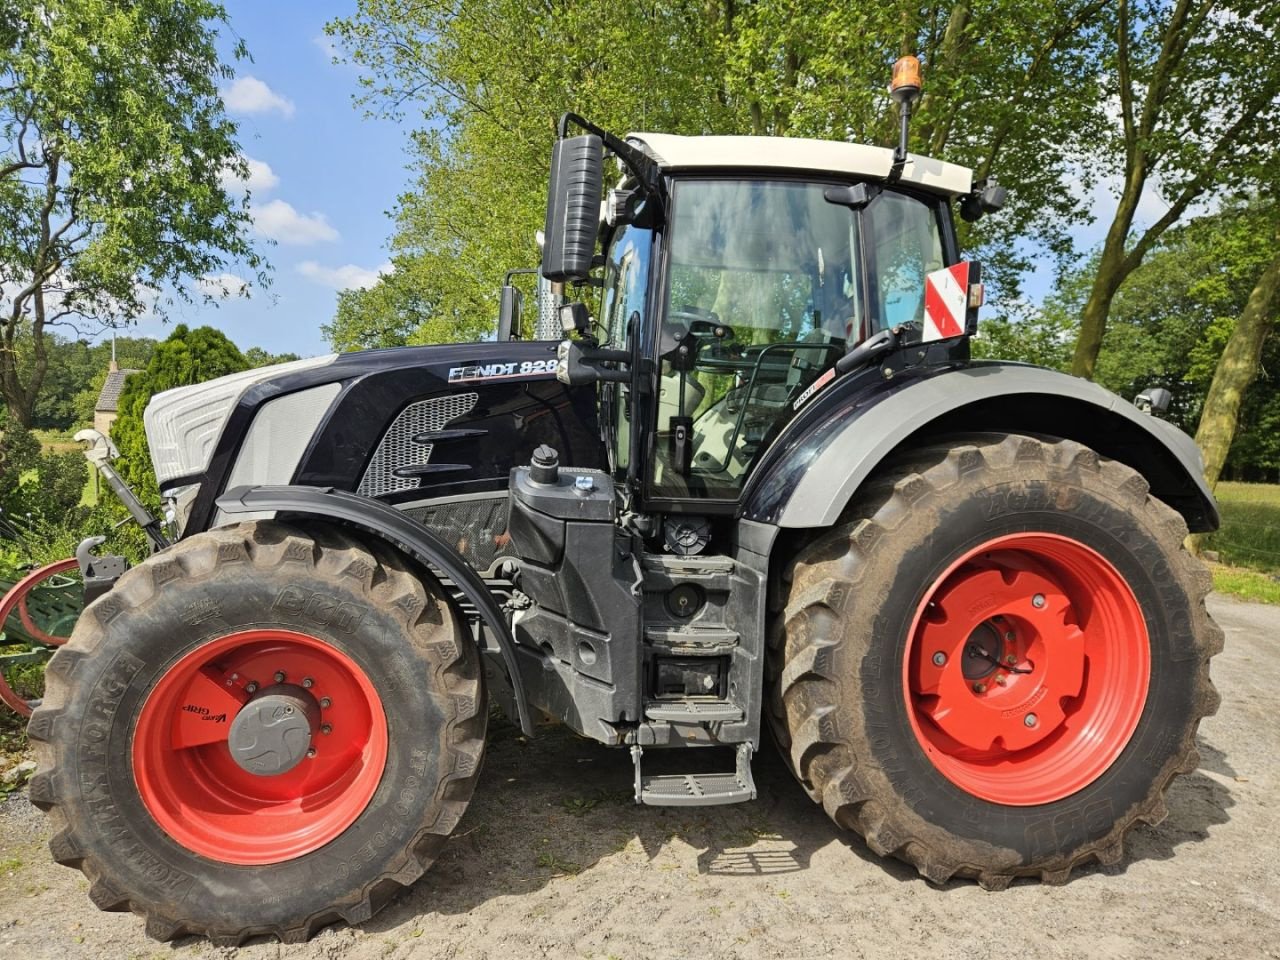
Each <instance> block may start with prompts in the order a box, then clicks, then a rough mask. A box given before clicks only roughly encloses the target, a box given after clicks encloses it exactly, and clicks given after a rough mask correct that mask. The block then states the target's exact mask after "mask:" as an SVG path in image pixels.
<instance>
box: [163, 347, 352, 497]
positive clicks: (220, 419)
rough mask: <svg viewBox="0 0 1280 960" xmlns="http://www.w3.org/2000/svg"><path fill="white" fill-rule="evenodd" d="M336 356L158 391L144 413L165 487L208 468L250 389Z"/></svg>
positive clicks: (246, 371) (245, 372)
mask: <svg viewBox="0 0 1280 960" xmlns="http://www.w3.org/2000/svg"><path fill="white" fill-rule="evenodd" d="M337 356H338V355H337V354H336V353H331V354H329V355H328V356H325V357H313V358H311V359H309V360H295V361H294V362H292V363H281V364H277V365H275V366H272V367H259V368H258V369H256V370H245V371H244V372H243V373H233V374H231V375H230V376H226V377H219V378H218V379H217V380H210V381H209V382H208V383H197V384H194V385H193V386H190V387H175V388H174V389H172V390H165V391H164V392H162V393H157V394H156V395H155V396H154V397H152V398H151V402H150V403H148V404H147V409H146V412H145V413H144V414H143V415H142V423H143V426H144V427H145V428H146V431H147V443H148V445H149V446H150V447H151V463H152V465H153V466H154V467H155V471H156V481H157V482H158V483H159V484H160V486H161V487H163V486H164V485H165V484H166V483H167V482H168V481H170V480H176V479H178V478H179V477H186V476H191V475H192V474H195V473H203V472H204V471H205V470H207V469H208V468H209V461H210V460H211V459H212V458H213V451H214V448H215V447H216V446H217V444H218V437H219V436H221V434H222V428H223V427H224V426H226V422H227V418H228V417H229V416H230V415H231V411H232V410H234V409H235V406H236V403H237V402H238V401H239V399H240V397H241V395H242V394H243V393H244V392H245V391H246V390H248V389H249V388H250V387H252V386H254V385H255V384H258V383H263V382H264V381H267V380H272V379H274V378H276V377H278V376H280V375H281V374H286V373H296V372H298V371H299V370H309V369H311V368H312V367H323V366H325V365H326V364H329V363H332V362H333V361H334V360H336V359H337Z"/></svg>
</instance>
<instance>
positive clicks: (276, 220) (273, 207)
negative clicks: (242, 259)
mask: <svg viewBox="0 0 1280 960" xmlns="http://www.w3.org/2000/svg"><path fill="white" fill-rule="evenodd" d="M250 212H251V213H252V214H253V227H254V230H255V231H256V232H257V234H258V235H259V236H262V237H266V238H267V239H269V240H276V241H279V242H280V243H284V244H288V245H291V246H297V247H305V246H309V245H310V244H313V243H329V242H332V241H334V240H337V239H338V231H337V230H335V229H334V228H333V226H332V225H331V224H330V223H329V221H328V220H326V219H325V216H324V214H323V213H317V212H313V213H310V214H306V213H299V212H298V211H297V210H295V209H294V208H293V206H292V205H291V204H288V203H285V202H284V201H283V200H272V201H271V202H270V203H264V204H262V205H261V206H258V205H254V207H253V208H252V209H251V211H250Z"/></svg>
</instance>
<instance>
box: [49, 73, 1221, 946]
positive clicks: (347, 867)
mask: <svg viewBox="0 0 1280 960" xmlns="http://www.w3.org/2000/svg"><path fill="white" fill-rule="evenodd" d="M900 86H901V84H900ZM911 92H912V91H911V89H910V85H909V84H907V89H906V94H905V95H904V94H903V93H902V91H901V90H899V91H898V93H899V95H900V96H902V97H903V98H904V99H905V101H906V105H907V106H909V104H910V95H911ZM903 113H904V129H905V114H906V113H907V111H906V110H904V111H903ZM571 133H573V134H574V135H570V134H571ZM560 134H561V135H560V139H559V140H558V142H557V143H556V144H555V146H554V149H553V153H552V171H551V180H550V196H549V200H548V205H547V220H546V229H545V233H544V237H543V251H542V264H541V280H542V282H543V284H544V285H545V287H546V288H547V289H548V290H550V291H551V292H552V293H553V294H557V295H560V296H561V298H562V300H563V303H562V304H560V305H559V306H558V308H557V309H556V310H555V312H554V317H555V318H558V320H559V322H560V323H561V325H562V328H563V336H562V338H561V337H558V338H557V339H555V340H546V339H535V338H532V337H531V338H528V339H521V338H520V335H521V333H522V331H524V332H526V333H527V332H529V331H530V330H531V329H532V327H533V326H534V324H533V323H531V322H530V318H524V319H523V320H522V318H521V317H520V316H519V313H518V308H519V302H520V298H519V297H518V296H514V295H511V291H508V292H507V295H504V297H503V304H504V309H503V318H502V325H501V329H502V331H503V334H504V335H503V336H502V337H500V338H499V339H496V340H494V341H490V342H483V343H466V344H453V345H444V346H430V347H406V348H402V349H392V350H380V351H371V352H365V353H352V354H344V355H341V356H328V357H322V358H317V359H311V360H303V361H299V362H296V363H291V364H285V365H282V366H277V367H270V368H266V369H259V370H253V371H249V372H246V373H242V374H236V375H234V376H231V377H225V378H223V379H221V380H215V381H213V382H210V383H204V384H200V385H196V386H191V387H183V388H180V389H177V390H172V391H169V392H166V393H162V394H159V395H157V396H156V397H155V398H154V399H153V400H152V401H151V404H150V406H149V407H148V409H147V412H146V427H147V436H148V439H149V444H150V449H151V454H152V458H153V461H154V466H155V470H156V474H157V477H158V480H159V483H160V487H161V489H162V491H163V492H164V496H165V497H166V498H167V500H168V504H169V509H168V511H167V514H166V517H165V518H163V519H160V520H157V519H155V518H153V517H151V516H149V515H148V514H147V513H146V511H145V510H144V509H143V508H142V506H141V505H139V504H137V503H136V502H135V503H134V508H135V511H136V513H137V514H138V516H139V518H140V520H141V521H142V522H143V524H144V526H146V527H147V529H148V531H149V532H150V534H151V536H152V538H153V540H154V541H155V543H156V545H157V549H156V551H155V553H154V555H153V556H151V557H150V558H149V559H148V560H146V561H145V562H144V563H141V564H139V565H137V566H135V567H133V568H131V569H128V570H127V571H123V572H122V568H123V564H121V563H119V562H115V561H114V560H113V558H109V557H95V556H93V555H92V554H91V553H90V552H89V550H88V549H83V550H82V551H81V559H82V569H83V570H84V573H85V591H86V596H87V598H88V599H90V600H91V601H92V602H91V603H90V604H89V606H88V607H87V608H86V609H85V611H84V613H83V614H82V616H81V617H80V620H79V623H78V624H77V626H76V628H75V631H74V634H73V636H72V638H71V640H70V642H69V643H67V644H66V645H65V646H63V647H61V648H60V649H59V652H58V653H57V654H56V656H54V658H53V659H52V661H51V662H50V664H49V668H48V680H47V695H46V698H45V700H44V701H43V704H42V705H41V706H40V707H39V709H37V710H36V711H35V714H34V716H33V718H32V720H31V724H30V736H31V739H32V740H33V741H34V742H35V744H36V747H37V750H38V756H39V763H40V771H39V773H38V774H37V775H36V776H35V778H34V779H33V780H32V782H31V799H32V800H33V802H35V803H36V804H38V805H39V806H40V807H42V808H43V809H45V810H47V811H48V813H49V815H50V817H51V818H52V820H53V822H54V825H55V834H54V837H53V840H52V851H53V855H54V857H55V858H56V859H57V860H58V861H59V862H62V863H65V864H68V865H72V866H76V867H79V868H80V869H82V870H83V871H84V872H85V874H86V875H87V877H88V878H89V880H90V882H91V886H90V891H89V892H90V896H91V897H92V899H93V901H94V903H96V904H97V905H98V906H99V907H101V908H103V909H109V910H110V909H130V910H133V911H134V912H136V913H139V914H142V915H144V916H145V917H146V918H147V931H148V933H150V934H152V935H153V936H155V937H158V938H160V939H168V938H171V937H173V936H176V935H178V934H180V933H196V934H202V935H207V936H209V937H211V938H212V939H213V940H214V941H215V942H219V943H239V942H241V941H242V940H244V939H245V938H247V937H250V936H254V935H261V934H266V935H274V936H278V937H279V938H281V939H282V940H285V941H297V940H302V939H305V938H307V937H308V936H310V935H311V934H312V933H314V932H315V931H316V930H317V929H318V928H319V927H320V926H322V925H324V924H327V923H331V922H334V921H336V920H338V919H343V920H346V921H348V922H351V923H358V922H361V921H363V920H366V919H368V918H369V917H370V916H371V915H372V913H373V912H374V911H376V910H377V909H378V908H379V906H380V905H381V904H383V903H384V902H385V901H386V900H387V899H388V898H390V897H391V896H392V895H393V894H394V893H395V892H396V891H397V890H399V889H400V888H402V887H403V886H406V885H409V884H412V883H413V882H414V881H415V880H417V879H418V877H419V876H421V875H422V873H423V871H424V870H426V869H427V867H428V866H429V865H430V864H431V862H432V860H433V858H435V857H436V856H437V855H438V853H439V852H440V850H441V847H442V845H443V844H444V842H445V839H446V837H448V835H449V833H450V831H452V830H453V829H454V828H455V826H456V825H457V824H458V822H459V820H460V818H461V817H462V816H463V813H464V811H465V810H466V806H467V802H468V800H469V798H470V797H471V794H472V791H473V789H474V787H475V784H476V780H477V776H478V774H479V771H480V767H481V763H482V760H483V757H484V749H485V730H486V723H487V720H488V717H489V715H490V709H491V707H497V708H500V709H501V710H502V711H503V712H504V713H505V714H506V715H507V716H508V717H509V718H511V720H512V721H513V722H514V723H516V724H518V725H519V726H520V728H521V729H522V730H523V732H524V733H525V734H526V735H528V736H533V735H535V733H536V732H537V726H536V719H537V718H538V717H539V716H540V715H546V716H550V717H552V718H554V719H556V720H558V721H559V722H561V723H563V724H565V725H567V726H568V727H570V728H571V729H572V730H574V731H576V732H577V733H579V734H581V735H583V736H585V737H589V738H591V739H594V740H596V741H599V742H600V743H602V744H605V745H608V746H612V747H618V748H621V749H622V750H623V751H625V753H624V754H623V755H622V756H620V757H619V762H622V763H625V762H626V760H625V759H624V758H625V757H627V756H629V758H630V760H631V762H632V763H633V765H634V770H635V799H636V802H637V803H641V804H653V805H701V804H724V803H738V802H746V801H750V800H751V799H752V798H753V797H754V796H755V788H754V785H753V782H752V773H751V768H752V757H753V755H754V754H755V752H756V751H757V750H758V749H759V747H760V743H761V738H762V736H763V735H764V728H765V727H766V726H767V727H768V728H769V730H770V731H771V733H772V736H773V738H774V740H775V741H776V743H777V745H778V749H779V751H780V753H781V754H782V755H783V756H784V757H785V758H786V762H787V763H788V764H789V765H790V767H791V769H792V771H793V772H794V774H795V776H796V779H797V780H798V781H799V783H800V785H801V787H802V788H803V789H804V790H805V791H806V792H808V793H809V795H810V796H811V797H812V798H813V799H814V800H815V801H816V802H817V803H819V804H821V805H822V807H823V808H824V809H825V810H826V812H827V814H828V815H829V816H830V817H831V818H832V819H833V820H834V821H835V822H836V823H837V824H839V825H840V826H841V827H843V828H846V829H848V830H850V831H854V832H856V833H857V834H860V835H861V836H862V837H863V838H864V839H865V842H866V844H867V845H868V846H869V847H870V848H871V849H872V850H874V851H875V852H876V853H878V854H882V855H892V856H896V857H898V858H901V859H902V860H905V861H907V862H908V863H911V864H913V865H915V866H916V867H917V868H918V869H919V871H920V873H921V874H923V875H924V876H925V877H927V878H928V879H929V880H930V881H933V882H935V883H941V882H944V881H946V880H948V879H949V878H951V877H953V876H961V877H971V878H974V879H976V880H977V881H978V882H979V883H980V884H982V885H983V886H984V887H988V888H1001V887H1004V886H1005V885H1007V884H1008V883H1009V882H1010V881H1011V880H1013V879H1014V878H1016V877H1023V876H1032V877H1039V878H1043V879H1044V880H1048V881H1062V880H1064V879H1065V878H1066V877H1067V875H1068V874H1069V872H1070V871H1071V870H1072V868H1074V867H1075V866H1077V865H1079V864H1082V863H1086V862H1089V861H1092V860H1100V861H1102V862H1103V863H1107V864H1110V863H1115V862H1116V861H1117V860H1119V859H1120V858H1121V857H1122V855H1123V853H1122V840H1123V837H1124V835H1125V833H1126V831H1128V830H1129V829H1130V828H1131V827H1133V826H1134V825H1135V824H1136V823H1139V822H1146V823H1155V822H1158V821H1159V820H1160V819H1161V818H1162V817H1163V816H1164V813H1165V807H1164V800H1163V794H1164V791H1165V788H1166V787H1167V786H1168V785H1169V782H1170V780H1171V779H1172V777H1173V776H1174V775H1175V774H1177V773H1180V772H1186V771H1189V770H1191V769H1192V768H1193V767H1194V766H1195V764H1196V762H1197V757H1196V752H1195V747H1194V744H1195V733H1196V728H1197V725H1198V724H1199V722H1200V719H1201V717H1203V716H1205V715H1206V714H1209V713H1212V712H1213V710H1214V709H1215V707H1216V704H1217V695H1216V693H1215V692H1214V689H1213V686H1212V684H1211V682H1210V679H1209V660H1210V658H1211V657H1212V656H1213V655H1214V654H1215V653H1216V652H1217V651H1218V650H1219V649H1220V647H1221V644H1222V633H1221V631H1220V630H1219V629H1218V628H1217V627H1216V626H1215V625H1214V624H1213V622H1212V621H1211V620H1210V618H1209V616H1208V614H1207V613H1206V612H1205V605H1204V598H1205V595H1206V594H1207V593H1208V591H1209V586H1210V580H1209V576H1208V574H1207V573H1206V571H1205V570H1204V569H1203V568H1202V567H1201V566H1200V564H1199V563H1197V562H1196V561H1195V560H1194V559H1193V558H1192V556H1191V555H1190V554H1189V553H1188V552H1187V551H1186V550H1185V549H1184V546H1183V541H1184V539H1185V538H1186V536H1187V534H1188V531H1189V530H1190V531H1208V530H1212V529H1214V528H1215V527H1216V526H1217V523H1218V515H1217V508H1216V506H1215V503H1214V501H1213V499H1212V497H1211V495H1210V493H1209V491H1208V490H1207V489H1206V487H1205V484H1204V483H1203V481H1202V478H1201V463H1200V459H1199V455H1198V453H1197V451H1196V448H1195V446H1194V444H1193V443H1192V442H1191V440H1190V439H1189V438H1188V437H1187V436H1185V435H1184V434H1182V433H1181V432H1179V431H1178V430H1177V429H1175V428H1174V427H1173V426H1171V425H1170V424H1169V423H1167V422H1166V421H1164V420H1162V419H1160V418H1159V417H1158V416H1153V415H1152V414H1150V413H1147V412H1140V411H1139V410H1138V409H1136V408H1135V407H1134V406H1132V405H1130V404H1129V403H1127V402H1126V401H1124V400H1122V399H1120V398H1119V397H1116V396H1114V395H1112V394H1110V393H1108V392H1107V391H1105V390H1103V389H1101V388H1100V387H1097V386H1095V385H1094V384H1092V383H1088V382H1085V381H1083V380H1078V379H1074V378H1071V377H1068V376H1065V375H1063V374H1060V373H1056V372H1052V371H1049V370H1044V369H1040V368H1037V367H1032V366H1027V365H1023V364H1016V363H1002V362H989V361H974V360H971V358H970V337H971V336H972V335H973V334H974V333H975V332H976V319H977V308H978V306H979V305H980V302H981V299H982V286H981V283H980V270H979V267H978V265H977V264H974V263H968V262H966V261H964V260H962V258H961V254H960V251H959V249H958V248H957V241H956V233H955V229H954V224H953V213H955V212H958V213H960V214H961V215H964V216H966V217H969V218H973V217H977V216H980V215H982V214H983V213H985V212H989V211H991V210H993V209H996V208H998V207H999V205H1000V203H1001V202H1002V199H1003V191H1002V190H1001V189H1000V188H999V187H998V186H996V185H995V184H994V182H990V181H988V182H981V183H976V184H975V183H974V182H973V178H972V175H971V172H970V171H969V170H967V169H963V168H961V167H957V166H954V165H952V164H948V163H942V162H939V161H935V160H930V159H927V158H925V157H920V156H916V155H911V154H908V153H907V151H906V150H905V135H904V141H903V144H902V145H900V146H899V148H898V149H896V150H895V149H890V148H879V147H869V146H859V145H854V144H848V143H836V142H819V141H811V140H800V139H766V138H755V137H680V136H671V135H658V134H634V135H631V136H628V137H625V138H621V137H616V136H613V135H611V134H609V133H607V132H605V131H603V130H601V129H599V128H597V127H595V126H593V125H592V124H590V123H588V122H587V121H585V120H583V119H581V118H579V117H575V116H572V115H567V116H566V117H565V118H564V120H563V121H562V123H561V130H560ZM606 157H610V158H612V159H613V160H615V161H616V162H617V166H616V169H615V168H614V167H613V166H612V164H611V166H610V170H609V172H608V174H606V170H605V162H606ZM606 177H607V178H608V180H609V183H608V184H606ZM606 188H607V189H606ZM541 319H542V320H545V316H544V317H542V318H541ZM543 326H545V323H544V324H543ZM104 459H105V457H104ZM104 467H105V470H106V472H107V473H108V480H109V482H110V481H111V471H110V467H109V465H107V464H106V463H104ZM125 495H126V496H127V492H126V494H125ZM657 751H669V752H670V754H669V755H668V756H667V757H664V758H663V760H664V767H666V768H667V769H675V770H677V771H678V770H681V769H687V770H690V771H693V770H697V771H699V772H687V773H671V772H666V773H663V774H661V775H655V774H653V773H651V771H650V768H651V766H652V761H653V755H654V754H655V753H656V752H657ZM672 754H675V756H672ZM680 758H684V759H687V760H688V761H689V762H688V763H687V764H683V762H682V761H681V759H680ZM695 761H698V762H696V763H695ZM708 761H710V762H708ZM708 769H710V770H712V771H713V772H706V771H707V770H708Z"/></svg>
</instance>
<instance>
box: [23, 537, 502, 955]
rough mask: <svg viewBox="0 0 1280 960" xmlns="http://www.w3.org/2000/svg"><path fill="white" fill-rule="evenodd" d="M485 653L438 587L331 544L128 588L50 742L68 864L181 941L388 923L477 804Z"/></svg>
mask: <svg viewBox="0 0 1280 960" xmlns="http://www.w3.org/2000/svg"><path fill="white" fill-rule="evenodd" d="M485 721H486V711H485V705H484V696H483V690H482V688H481V674H480V666H479V662H478V654H477V652H476V650H475V647H474V645H473V644H471V643H469V642H466V641H465V640H464V637H463V635H462V632H461V629H460V627H459V625H458V623H457V621H456V620H455V618H454V616H453V613H452V611H451V610H450V608H449V607H448V605H447V603H446V602H445V600H444V594H443V591H442V590H441V589H440V587H439V585H438V584H437V583H435V582H434V581H433V580H430V579H429V578H428V577H426V576H425V575H422V574H419V573H417V572H413V571H411V570H410V569H409V568H408V567H407V566H406V565H405V563H404V561H403V558H401V557H400V556H398V555H397V554H395V553H393V552H392V551H390V550H389V549H386V548H384V547H382V546H381V545H372V546H371V545H366V544H363V543H360V542H357V541H355V540H353V539H351V538H349V537H347V536H346V535H345V534H343V533H341V532H338V531H336V530H333V529H327V528H316V529H313V530H303V529H300V528H296V527H290V526H286V525H283V524H279V523H275V522H258V523H248V524H243V525H240V526H237V527H231V528H225V529H220V530H216V531H212V532H209V533H204V534H200V535H197V536H194V537H191V538H189V539H188V540H185V541H183V542H182V543H180V544H178V545H177V546H175V547H173V548H170V549H169V550H166V551H164V552H163V553H160V554H157V555H156V556H154V557H152V558H151V559H149V560H148V561H146V562H145V563H143V564H140V565H139V566H138V567H135V568H134V569H132V570H130V571H129V572H127V573H126V574H125V575H124V576H123V577H122V578H121V579H120V582H119V583H118V584H117V585H116V586H115V588H114V589H113V590H112V591H111V592H110V593H108V594H107V595H106V596H104V597H102V598H100V599H99V600H98V601H96V602H95V603H94V604H92V605H91V606H90V607H89V608H88V609H87V610H86V611H85V612H84V614H83V616H82V617H81V619H80V622H79V624H78V625H77V627H76V629H75V632H74V634H73V636H72V638H71V641H70V642H69V643H68V644H67V645H66V646H65V647H63V648H62V649H61V650H60V651H59V653H58V654H57V655H56V656H55V657H54V659H53V660H52V661H51V662H50V664H49V668H48V680H47V691H46V698H45V701H44V705H43V706H42V707H41V708H40V709H38V710H37V711H36V712H35V715H34V716H33V717H32V720H31V724H30V727H29V733H30V737H31V740H32V741H33V742H34V743H35V744H36V749H37V758H38V761H39V765H40V771H39V773H37V775H36V776H35V777H34V778H33V780H32V782H31V799H32V801H33V802H34V803H36V804H37V805H38V806H40V807H42V808H43V809H45V810H46V811H47V812H48V813H49V815H50V817H51V819H52V820H53V823H54V830H55V834H54V837H53V840H52V841H51V844H50V846H51V849H52V852H53V855H54V858H55V859H56V860H57V861H58V862H60V863H63V864H66V865H69V866H75V867H79V868H80V869H81V870H83V871H84V873H85V875H86V876H87V877H88V878H89V880H90V881H91V886H90V891H89V894H90V897H91V898H92V899H93V901H94V903H95V904H97V905H98V906H99V907H100V908H101V909H104V910H126V909H127V910H132V911H134V912H135V913H139V914H141V915H143V916H145V917H146V919H147V932H148V933H149V934H150V935H151V936H153V937H156V938H158V939H162V940H167V939H171V938H172V937H175V936H178V935H179V934H183V933H194V934H201V935H206V936H208V937H210V938H211V939H212V940H214V941H215V942H216V943H219V944H239V943H240V942H242V941H243V940H244V939H246V938H247V937H250V936H254V935H260V934H266V935H274V936H276V937H278V938H280V939H281V940H284V941H287V942H297V941H301V940H305V939H306V938H308V937H309V936H311V934H312V933H314V932H315V931H316V930H317V929H318V928H319V927H321V926H323V925H325V924H327V923H330V922H333V921H336V920H338V919H343V920H346V921H347V922H349V923H358V922H362V921H364V920H366V919H368V918H369V917H370V916H372V914H373V913H374V912H375V911H376V910H377V909H378V908H379V907H380V906H381V905H382V904H383V903H385V902H386V901H387V900H388V899H389V898H390V896H391V895H392V894H394V893H395V892H396V891H397V890H399V889H400V888H401V887H403V886H407V885H408V884H411V883H413V882H414V881H415V880H417V879H418V877H419V876H421V875H422V873H423V871H424V870H425V869H426V868H427V866H428V865H430V863H431V862H432V860H434V858H435V857H436V856H437V855H438V853H439V852H440V850H441V848H442V847H443V845H444V842H445V840H446V838H447V837H448V835H449V833H450V832H451V831H452V829H453V827H454V826H455V825H456V824H457V822H458V820H459V818H460V817H461V816H462V813H463V811H464V809H465V808H466V805H467V801H468V800H469V799H470V797H471V793H472V791H473V789H474V787H475V782H476V778H477V775H478V773H479V769H480V762H481V758H482V755H483V749H484V733H485Z"/></svg>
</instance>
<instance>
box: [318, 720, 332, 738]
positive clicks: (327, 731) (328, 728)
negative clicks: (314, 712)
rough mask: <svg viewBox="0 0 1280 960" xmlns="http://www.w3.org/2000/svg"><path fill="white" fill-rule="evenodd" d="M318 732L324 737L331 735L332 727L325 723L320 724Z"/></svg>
mask: <svg viewBox="0 0 1280 960" xmlns="http://www.w3.org/2000/svg"><path fill="white" fill-rule="evenodd" d="M320 732H321V733H323V734H324V735H325V736H328V735H329V734H331V733H333V727H331V726H329V724H327V723H322V724H320Z"/></svg>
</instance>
